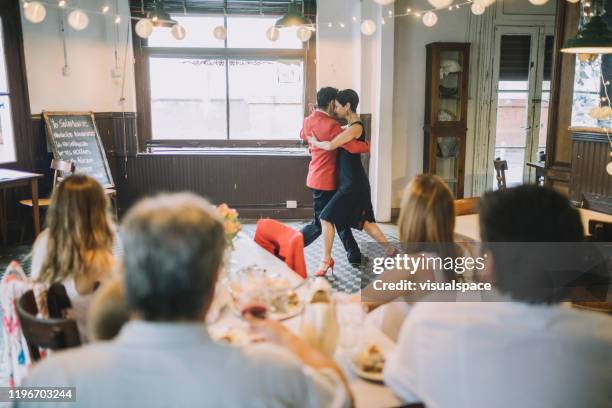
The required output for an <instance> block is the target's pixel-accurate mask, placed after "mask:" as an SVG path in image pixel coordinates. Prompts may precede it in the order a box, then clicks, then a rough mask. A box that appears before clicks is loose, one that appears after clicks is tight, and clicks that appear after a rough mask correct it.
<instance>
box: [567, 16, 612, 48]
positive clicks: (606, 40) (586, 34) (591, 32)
mask: <svg viewBox="0 0 612 408" xmlns="http://www.w3.org/2000/svg"><path fill="white" fill-rule="evenodd" d="M561 52H564V53H567V54H611V53H612V31H610V29H609V28H608V25H607V24H606V22H605V21H604V19H603V18H602V16H593V17H591V19H590V20H589V22H588V23H586V24H585V25H584V26H583V27H582V28H581V29H580V30H578V33H576V35H575V36H573V37H572V38H569V39H567V41H565V43H564V44H563V48H562V49H561Z"/></svg>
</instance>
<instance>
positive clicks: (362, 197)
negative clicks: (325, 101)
mask: <svg viewBox="0 0 612 408" xmlns="http://www.w3.org/2000/svg"><path fill="white" fill-rule="evenodd" d="M335 103H336V110H335V112H336V116H338V117H340V118H342V119H346V121H347V122H348V125H347V126H346V128H345V130H344V132H342V133H341V134H339V135H338V136H336V137H335V138H334V139H333V140H332V141H330V142H320V141H318V140H317V139H315V138H314V136H311V137H310V138H309V142H310V144H311V145H312V146H313V147H317V148H320V149H324V150H334V149H339V150H338V157H337V161H336V163H337V166H338V177H339V179H338V190H337V191H336V193H335V194H334V196H333V197H332V198H331V200H330V201H329V203H328V204H327V205H326V206H325V208H324V209H323V211H322V212H321V216H320V219H321V226H322V229H323V239H324V253H323V260H322V265H321V268H320V269H319V271H317V272H316V275H317V276H323V275H325V274H326V273H327V270H328V269H330V268H331V270H332V273H333V271H334V260H333V258H332V257H331V252H332V246H333V243H334V236H335V233H336V231H335V227H337V228H355V229H359V230H362V229H363V230H365V232H367V233H368V235H370V236H371V237H372V238H373V239H375V240H376V241H378V242H380V243H381V244H383V245H385V246H387V247H388V245H389V243H388V241H387V239H386V237H385V235H384V234H383V232H382V231H381V229H380V227H379V226H378V225H377V224H376V221H375V220H374V211H373V209H372V200H371V198H370V182H369V180H368V176H367V174H366V172H365V170H364V168H363V164H362V163H361V156H360V155H359V154H353V153H349V152H348V151H346V150H344V149H342V146H343V145H344V144H345V143H348V142H350V141H351V140H353V139H357V140H360V141H365V140H366V137H365V130H364V127H363V124H362V123H361V121H360V120H359V115H358V114H357V113H356V110H357V106H358V105H359V95H357V92H355V91H353V90H352V89H345V90H342V91H340V92H338V95H337V97H336V102H335Z"/></svg>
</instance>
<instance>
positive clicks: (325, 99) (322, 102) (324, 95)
mask: <svg viewBox="0 0 612 408" xmlns="http://www.w3.org/2000/svg"><path fill="white" fill-rule="evenodd" d="M336 95H338V89H336V88H333V87H331V86H326V87H324V88H321V89H319V92H317V108H319V109H327V107H328V106H329V104H330V103H332V102H333V101H334V100H335V99H336Z"/></svg>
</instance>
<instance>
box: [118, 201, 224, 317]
mask: <svg viewBox="0 0 612 408" xmlns="http://www.w3.org/2000/svg"><path fill="white" fill-rule="evenodd" d="M122 232H123V234H122V237H123V243H124V253H125V255H124V257H123V265H124V269H125V270H124V274H125V287H126V300H127V304H128V309H129V310H130V312H136V313H138V314H140V315H142V317H143V318H144V319H145V320H151V321H176V320H200V319H202V317H203V316H202V313H203V312H204V311H205V308H206V307H208V306H209V305H210V302H211V301H212V297H213V294H214V288H215V284H216V281H217V273H218V270H219V267H220V265H221V262H222V259H223V251H224V249H225V231H224V228H223V225H222V224H221V221H220V220H219V219H218V218H217V215H216V211H215V210H214V208H213V207H212V206H210V204H208V202H207V201H206V200H204V199H203V198H200V197H198V196H196V195H194V194H189V193H182V194H166V195H160V196H157V197H153V198H148V199H145V200H142V201H141V202H140V203H138V204H136V206H134V208H132V209H131V210H130V211H129V212H128V214H127V215H126V217H125V220H124V222H123V225H122Z"/></svg>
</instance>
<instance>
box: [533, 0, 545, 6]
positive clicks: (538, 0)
mask: <svg viewBox="0 0 612 408" xmlns="http://www.w3.org/2000/svg"><path fill="white" fill-rule="evenodd" d="M529 2H530V3H531V4H533V5H534V6H543V5H544V4H546V3H548V0H529Z"/></svg>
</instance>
